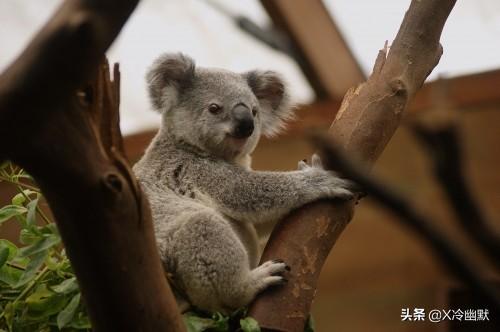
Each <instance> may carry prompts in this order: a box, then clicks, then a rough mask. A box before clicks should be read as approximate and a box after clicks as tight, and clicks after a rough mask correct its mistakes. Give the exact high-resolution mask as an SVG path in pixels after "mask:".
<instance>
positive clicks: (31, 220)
mask: <svg viewBox="0 0 500 332" xmlns="http://www.w3.org/2000/svg"><path fill="white" fill-rule="evenodd" d="M37 206H38V198H36V199H34V200H32V201H31V202H29V203H28V205H26V207H27V208H28V215H27V216H26V222H27V223H28V226H33V225H35V224H36V207H37Z"/></svg>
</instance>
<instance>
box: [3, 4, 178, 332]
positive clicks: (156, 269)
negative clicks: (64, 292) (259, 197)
mask: <svg viewBox="0 0 500 332" xmlns="http://www.w3.org/2000/svg"><path fill="white" fill-rule="evenodd" d="M136 4H137V1H132V0H123V1H112V0H104V1H103V0H100V1H96V0H88V1H84V0H72V1H66V2H64V4H63V5H62V6H61V8H59V10H58V11H57V13H56V14H55V15H54V16H53V17H52V19H51V20H50V21H49V22H48V23H47V24H46V25H45V27H44V28H42V30H41V31H40V32H39V33H38V35H37V36H36V37H35V38H34V40H33V41H32V42H31V43H30V44H29V46H28V47H27V48H26V49H25V51H24V52H23V53H22V54H21V56H20V57H19V58H18V59H17V60H16V61H15V62H14V63H13V64H12V65H11V66H10V67H9V68H8V69H7V70H6V71H5V72H4V73H3V74H2V75H1V76H0V156H1V158H2V159H6V158H8V159H11V160H12V161H14V162H16V163H17V164H19V165H20V166H22V167H24V168H25V169H26V170H27V171H28V172H30V173H31V174H32V175H33V176H34V178H35V179H36V181H37V182H38V184H39V185H40V187H41V189H42V191H43V193H44V195H45V197H46V198H47V201H48V202H49V204H50V207H51V209H52V211H53V213H54V215H55V217H56V222H57V225H58V228H59V231H60V233H61V236H62V239H63V241H64V244H65V247H66V251H67V253H68V256H69V258H70V260H71V263H72V266H73V268H74V270H75V273H76V275H77V278H78V282H79V284H80V288H81V290H82V294H83V296H84V298H85V302H86V304H87V308H88V310H89V314H90V318H91V321H92V325H93V330H94V331H154V332H157V331H184V330H185V328H184V324H183V322H182V319H181V316H180V314H179V311H178V309H177V305H176V303H175V300H174V298H173V296H172V293H171V291H170V288H169V287H168V284H167V282H166V279H165V278H164V275H163V268H162V266H161V263H160V258H159V255H158V251H157V248H156V244H155V239H154V235H153V227H152V222H151V216H150V211H149V207H148V204H147V201H146V199H145V197H144V196H143V195H142V193H141V191H140V189H139V187H138V185H137V183H136V181H135V178H134V176H133V175H132V172H131V170H130V168H129V166H128V165H127V163H126V162H125V156H124V154H123V145H122V140H121V134H120V132H119V127H118V122H119V118H118V105H119V90H118V89H119V86H118V82H117V81H118V80H119V71H118V68H117V67H115V70H114V79H115V81H111V79H110V77H109V69H108V66H107V64H105V65H104V67H102V68H100V69H97V68H98V65H99V63H100V61H101V60H102V58H103V55H104V51H105V50H106V49H107V48H108V46H109V45H110V44H111V42H112V41H113V40H114V38H115V37H116V35H117V34H118V33H119V31H120V29H121V27H122V26H123V24H124V23H125V21H126V20H127V18H128V16H129V15H130V13H131V12H132V10H133V9H134V8H135V6H136ZM92 77H94V78H93V79H92ZM89 80H91V82H90V83H88V81H89ZM82 86H83V91H80V92H78V93H77V91H78V88H79V87H82Z"/></svg>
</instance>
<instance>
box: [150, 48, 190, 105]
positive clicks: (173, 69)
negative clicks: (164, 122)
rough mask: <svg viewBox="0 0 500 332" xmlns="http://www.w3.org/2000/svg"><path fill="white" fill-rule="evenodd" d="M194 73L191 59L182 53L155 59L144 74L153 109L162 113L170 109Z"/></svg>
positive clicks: (168, 54)
mask: <svg viewBox="0 0 500 332" xmlns="http://www.w3.org/2000/svg"><path fill="white" fill-rule="evenodd" d="M194 71H195V64H194V61H193V59H191V58H190V57H188V56H186V55H184V54H182V53H166V54H163V55H161V56H160V57H159V58H158V59H156V60H155V61H154V62H153V64H152V65H151V67H150V68H149V70H148V72H147V74H146V80H147V83H148V89H149V97H150V98H151V102H152V104H153V107H154V109H155V110H157V111H158V112H160V113H164V112H166V111H168V110H169V109H170V108H172V107H173V106H174V105H175V104H176V103H177V101H178V96H179V92H180V91H181V90H182V89H183V88H185V87H186V86H188V85H189V84H190V83H191V81H192V79H193V78H194Z"/></svg>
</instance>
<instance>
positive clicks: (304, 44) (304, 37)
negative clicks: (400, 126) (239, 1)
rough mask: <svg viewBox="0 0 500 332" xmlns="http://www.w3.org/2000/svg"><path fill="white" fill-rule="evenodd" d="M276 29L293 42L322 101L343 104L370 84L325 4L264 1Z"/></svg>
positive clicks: (296, 0) (304, 0)
mask: <svg viewBox="0 0 500 332" xmlns="http://www.w3.org/2000/svg"><path fill="white" fill-rule="evenodd" d="M261 3H262V5H263V6H264V8H265V9H266V11H267V12H268V13H269V16H270V17H271V19H272V20H273V22H274V24H275V25H276V27H277V28H278V29H280V30H283V31H284V32H285V33H286V34H287V35H288V36H289V37H290V39H291V42H292V44H293V46H294V48H295V51H296V56H297V61H298V64H299V66H300V67H301V69H302V71H303V72H304V74H305V75H306V77H307V79H308V80H309V83H310V84H311V86H312V87H313V89H314V91H315V92H316V95H317V97H318V99H320V100H322V99H331V100H342V97H343V96H344V94H345V93H346V92H347V90H348V89H349V88H350V87H352V86H357V85H358V84H359V83H361V82H364V81H365V80H366V77H365V75H364V74H363V71H362V70H361V67H360V66H359V64H358V62H357V61H356V59H355V58H354V56H353V54H352V53H351V51H350V50H349V47H348V46H347V44H346V42H345V40H344V38H343V37H342V34H341V33H340V32H339V29H338V28H337V26H336V25H335V23H334V21H333V19H332V17H331V16H330V13H329V12H328V10H327V9H326V7H325V6H324V4H323V2H322V1H321V0H294V1H288V0H261Z"/></svg>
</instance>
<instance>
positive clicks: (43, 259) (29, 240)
mask: <svg viewBox="0 0 500 332" xmlns="http://www.w3.org/2000/svg"><path fill="white" fill-rule="evenodd" d="M0 182H9V183H11V184H12V185H13V186H15V187H16V188H17V189H18V192H19V193H18V194H17V195H15V196H14V197H13V198H12V204H9V205H6V206H4V207H2V208H0V225H2V224H3V223H4V222H7V221H8V220H12V221H17V222H18V224H19V226H20V232H19V243H20V244H21V246H19V247H18V246H16V245H15V244H14V243H12V242H10V241H8V240H6V239H0V311H1V313H0V331H12V332H24V331H26V332H28V331H29V332H32V331H43V332H49V331H90V330H91V326H90V321H89V318H88V316H87V313H86V310H85V306H84V304H83V303H82V302H81V301H80V290H79V288H78V283H77V281H76V278H75V274H74V272H73V270H72V269H71V265H70V263H69V260H68V258H67V257H66V254H65V252H64V249H63V248H62V246H61V237H60V236H59V233H58V231H57V227H56V225H55V224H54V223H53V222H52V221H51V220H50V219H49V218H48V217H47V216H46V215H45V214H44V213H43V212H42V210H41V209H40V207H39V204H40V202H41V200H42V195H41V193H40V191H39V189H38V188H36V187H35V186H32V185H31V184H30V183H32V182H33V181H32V179H31V177H30V176H29V175H27V174H26V173H25V172H24V171H23V170H21V169H19V168H16V167H14V166H13V165H11V164H10V163H4V164H2V165H0ZM28 182H29V183H28Z"/></svg>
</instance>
